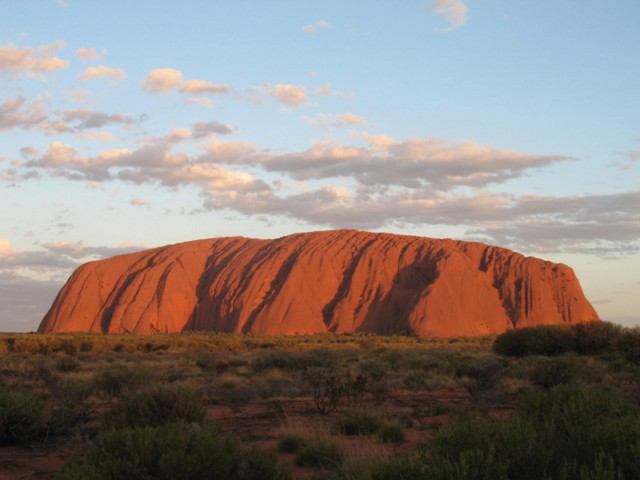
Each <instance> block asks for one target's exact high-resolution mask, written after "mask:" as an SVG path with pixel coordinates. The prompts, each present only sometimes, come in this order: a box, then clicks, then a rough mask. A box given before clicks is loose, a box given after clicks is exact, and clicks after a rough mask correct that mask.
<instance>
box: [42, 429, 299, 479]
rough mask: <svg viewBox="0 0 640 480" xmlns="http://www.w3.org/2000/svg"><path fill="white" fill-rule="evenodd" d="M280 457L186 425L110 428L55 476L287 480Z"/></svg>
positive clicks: (82, 477) (63, 477) (58, 477)
mask: <svg viewBox="0 0 640 480" xmlns="http://www.w3.org/2000/svg"><path fill="white" fill-rule="evenodd" d="M288 477H289V476H288V475H287V474H286V473H285V472H284V471H282V470H281V469H279V468H278V466H277V464H276V457H275V455H274V454H272V453H269V452H263V451H259V450H255V449H251V450H249V449H246V448H243V447H242V445H241V444H240V443H239V442H238V441H236V440H233V439H230V438H228V437H225V436H223V435H222V434H221V433H220V430H219V429H216V428H212V427H207V428H204V429H200V428H193V427H190V426H185V425H170V426H165V427H155V428H152V427H140V428H133V429H130V428H128V429H123V430H108V431H105V432H102V433H100V434H99V435H98V437H97V438H96V440H95V443H93V444H92V445H90V446H89V448H88V449H87V452H86V454H85V457H84V458H81V459H75V460H71V461H70V462H68V463H67V464H65V466H64V467H63V468H62V470H60V471H59V472H58V474H57V475H56V477H55V478H56V480H86V479H87V478H90V479H92V480H128V479H132V478H140V479H145V480H155V479H158V480H174V479H184V480H199V479H205V478H215V479H219V480H227V479H228V480H231V479H234V480H235V479H246V480H260V479H266V480H268V479H286V478H288Z"/></svg>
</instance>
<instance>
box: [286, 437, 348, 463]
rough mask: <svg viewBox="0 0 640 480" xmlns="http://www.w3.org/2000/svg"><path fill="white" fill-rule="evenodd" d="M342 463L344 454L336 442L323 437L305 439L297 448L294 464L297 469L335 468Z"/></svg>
mask: <svg viewBox="0 0 640 480" xmlns="http://www.w3.org/2000/svg"><path fill="white" fill-rule="evenodd" d="M343 461H344V453H343V452H342V449H341V448H340V445H338V443H337V442H335V441H334V440H331V439H330V438H325V437H320V436H317V437H311V438H306V439H305V441H304V442H302V444H301V445H300V446H299V448H298V451H297V453H296V456H295V464H296V465H298V466H299V467H328V468H335V467H337V466H339V465H340V464H341V463H342V462H343Z"/></svg>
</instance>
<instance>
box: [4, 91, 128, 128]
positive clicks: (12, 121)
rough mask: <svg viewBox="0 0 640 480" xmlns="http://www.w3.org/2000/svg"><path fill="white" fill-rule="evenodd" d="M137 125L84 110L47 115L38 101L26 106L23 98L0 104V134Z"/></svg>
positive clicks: (125, 117)
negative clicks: (35, 130) (16, 130)
mask: <svg viewBox="0 0 640 480" xmlns="http://www.w3.org/2000/svg"><path fill="white" fill-rule="evenodd" d="M137 121H138V120H136V119H134V118H132V117H130V116H128V115H123V114H119V113H114V114H110V113H105V112H97V111H94V110H88V109H77V110H62V111H55V112H49V111H48V109H47V108H46V107H45V105H44V104H43V103H42V102H41V101H40V100H34V101H32V102H27V100H26V99H25V98H24V97H18V98H13V99H9V100H5V101H4V102H3V103H2V104H0V131H3V130H5V131H7V130H13V129H14V128H24V129H26V130H31V129H41V130H43V131H44V132H45V133H47V134H57V133H71V132H77V131H80V130H85V129H89V128H99V127H102V126H104V125H107V124H110V123H116V124H122V125H132V124H134V123H136V122H137Z"/></svg>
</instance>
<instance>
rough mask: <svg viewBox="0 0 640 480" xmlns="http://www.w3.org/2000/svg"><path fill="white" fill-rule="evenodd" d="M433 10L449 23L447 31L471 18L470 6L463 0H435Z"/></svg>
mask: <svg viewBox="0 0 640 480" xmlns="http://www.w3.org/2000/svg"><path fill="white" fill-rule="evenodd" d="M432 11H433V13H434V14H435V15H439V16H441V17H443V18H444V19H445V20H446V22H447V23H448V24H449V27H448V28H447V29H446V31H450V30H453V29H455V28H458V27H461V26H462V25H464V24H465V23H467V21H468V20H469V8H468V7H467V5H466V4H465V3H464V2H463V1H462V0H433V6H432Z"/></svg>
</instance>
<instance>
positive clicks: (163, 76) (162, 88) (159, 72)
mask: <svg viewBox="0 0 640 480" xmlns="http://www.w3.org/2000/svg"><path fill="white" fill-rule="evenodd" d="M183 83H184V77H183V76H182V72H181V71H180V70H176V69H175V68H156V69H155V70H152V71H151V72H150V73H149V75H147V77H146V78H145V79H144V80H143V81H142V88H143V89H145V90H149V91H150V92H151V93H164V92H169V91H171V90H175V89H176V88H180V86H181V85H182V84H183Z"/></svg>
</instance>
